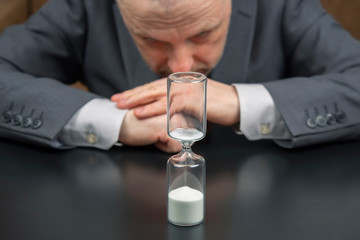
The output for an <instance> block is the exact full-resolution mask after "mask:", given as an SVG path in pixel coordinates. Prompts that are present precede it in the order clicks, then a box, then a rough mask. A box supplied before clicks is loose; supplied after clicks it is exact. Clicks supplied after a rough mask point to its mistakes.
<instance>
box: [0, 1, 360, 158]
mask: <svg viewBox="0 0 360 240" xmlns="http://www.w3.org/2000/svg"><path fill="white" fill-rule="evenodd" d="M179 71H197V72H202V73H204V74H206V75H207V76H208V78H209V82H208V120H209V121H210V122H212V123H215V124H221V125H225V126H232V127H234V126H235V128H236V129H235V130H236V131H235V132H237V133H242V134H244V135H245V137H247V138H248V139H249V140H257V139H272V140H274V141H275V142H276V143H278V144H279V145H281V146H283V147H287V148H292V147H301V146H307V145H311V144H318V143H324V142H328V141H339V140H349V139H359V138H360V107H359V106H360V96H359V94H358V92H359V90H360V81H359V80H358V76H359V73H360V44H359V42H358V41H357V40H355V39H353V38H352V37H351V36H350V35H349V34H348V33H347V32H346V31H345V30H344V29H342V28H341V27H340V26H339V24H338V23H336V22H335V20H334V19H333V18H332V17H331V16H330V15H328V14H327V13H326V12H325V11H324V10H323V9H322V8H321V5H320V3H319V2H318V0H308V1H301V0H274V1H267V0H252V1H248V0H233V1H231V0H191V1H190V0H176V1H175V0H117V1H116V2H114V1H110V0H102V1H97V0H87V1H79V0H63V1H59V0H52V1H50V2H49V3H48V4H46V5H45V6H44V7H43V8H42V9H41V10H40V11H39V12H38V13H37V14H36V15H34V16H33V17H32V18H31V19H30V20H29V21H28V22H26V23H25V24H23V25H19V26H15V27H11V28H8V29H7V30H6V31H5V32H4V33H3V34H2V35H1V37H0V76H1V78H0V93H1V96H2V101H1V102H0V112H1V114H2V115H1V117H2V118H1V121H0V136H1V137H4V138H10V139H16V140H18V141H22V142H28V143H33V144H38V145H45V146H51V147H54V148H68V147H74V146H86V147H96V148H101V149H108V148H110V147H112V146H113V145H116V144H118V143H121V144H125V145H133V146H135V145H148V144H155V145H156V146H157V147H158V148H160V149H161V150H163V151H167V152H174V151H178V150H179V149H180V145H179V144H178V143H177V142H176V141H174V140H172V139H170V138H169V137H168V136H167V133H166V115H165V113H166V101H165V98H166V80H165V78H164V77H166V76H167V75H169V74H170V73H172V72H179ZM76 80H81V81H82V82H83V83H84V84H86V85H87V87H88V89H89V92H83V91H80V90H77V89H74V88H72V87H69V86H67V85H66V84H69V83H73V82H75V81H76ZM110 99H111V100H110Z"/></svg>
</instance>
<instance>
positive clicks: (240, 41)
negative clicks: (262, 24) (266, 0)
mask: <svg viewBox="0 0 360 240" xmlns="http://www.w3.org/2000/svg"><path fill="white" fill-rule="evenodd" d="M232 4H233V5H232V14H231V22H230V28H229V32H228V36H227V41H226V45H225V49H224V53H223V56H222V58H221V60H220V62H219V63H218V65H217V66H216V67H215V68H214V69H213V71H212V73H211V78H213V79H214V80H217V81H221V82H224V83H228V84H231V83H239V82H246V80H247V79H246V76H247V70H248V65H249V59H250V53H251V47H252V39H253V35H254V27H255V15H256V7H257V0H233V2H232Z"/></svg>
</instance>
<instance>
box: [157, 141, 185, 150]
mask: <svg viewBox="0 0 360 240" xmlns="http://www.w3.org/2000/svg"><path fill="white" fill-rule="evenodd" d="M172 141H174V142H172ZM155 147H157V148H158V149H160V150H161V151H164V152H167V153H176V152H180V151H181V144H180V142H178V141H175V140H171V142H157V143H155Z"/></svg>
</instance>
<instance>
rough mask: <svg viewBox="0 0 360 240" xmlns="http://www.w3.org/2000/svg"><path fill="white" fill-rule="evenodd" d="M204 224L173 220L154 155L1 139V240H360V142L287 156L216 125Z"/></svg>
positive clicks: (203, 150)
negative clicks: (189, 224) (186, 224)
mask: <svg viewBox="0 0 360 240" xmlns="http://www.w3.org/2000/svg"><path fill="white" fill-rule="evenodd" d="M193 150H194V152H195V153H198V154H200V155H202V156H204V157H205V159H206V161H207V192H206V218H205V223H203V224H201V225H198V226H196V227H188V228H186V227H175V226H173V225H171V224H169V223H168V222H167V219H166V169H165V167H166V161H167V159H168V157H169V156H170V155H169V154H166V153H162V152H160V151H158V150H157V149H155V148H153V147H145V148H125V147H124V148H113V149H111V150H110V151H101V150H96V149H84V148H83V149H80V148H78V149H74V150H68V151H56V150H51V149H43V148H35V147H32V146H29V145H21V144H17V143H14V142H8V141H6V140H3V139H0V239H1V240H8V239H9V240H10V239H11V240H16V239H27V240H28V239H37V240H42V239H46V240H57V239H59V240H64V239H78V240H82V239H84V240H85V239H86V240H92V239H104V240H112V239H116V240H123V239H125V240H126V239H141V240H142V239H147V240H148V239H156V240H161V239H168V240H173V239H182V240H185V239H186V240H187V239H196V240H202V239H216V240H218V239H237V240H243V239H244V240H245V239H252V240H257V239H267V240H268V239H277V240H278V239H287V240H296V239H299V240H300V239H301V240H305V239H306V240H308V239H317V240H319V239H326V240H329V239H336V240H339V239H345V240H352V239H360V151H359V150H360V142H347V143H334V144H328V145H321V146H315V147H310V148H306V149H298V150H286V149H282V148H280V147H278V146H277V145H275V144H274V143H272V142H271V141H258V142H249V141H247V140H245V139H244V138H243V137H241V136H236V135H235V134H234V133H233V132H232V130H231V129H229V128H220V127H213V128H212V129H211V131H210V133H209V134H208V136H207V138H206V139H204V140H203V141H201V142H199V143H197V144H195V146H194V147H193Z"/></svg>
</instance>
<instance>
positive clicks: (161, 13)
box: [117, 0, 231, 75]
mask: <svg viewBox="0 0 360 240" xmlns="http://www.w3.org/2000/svg"><path fill="white" fill-rule="evenodd" d="M117 3H118V6H119V9H120V12H121V15H122V17H123V20H124V23H125V25H126V27H127V28H128V30H129V32H130V34H131V36H132V37H133V39H134V42H135V43H136V45H137V47H138V49H139V51H140V53H141V54H142V56H143V58H144V60H145V61H146V62H147V63H148V65H149V66H150V68H151V69H152V70H154V71H155V72H157V73H158V74H159V73H163V74H159V75H166V74H169V73H171V72H176V71H190V70H191V71H199V72H203V73H206V72H209V71H210V70H211V69H212V68H213V67H214V66H215V65H216V63H217V61H218V60H219V59H220V57H221V55H222V50H223V47H224V44H225V40H226V35H227V31H228V26H229V22H230V15H231V0H117Z"/></svg>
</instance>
